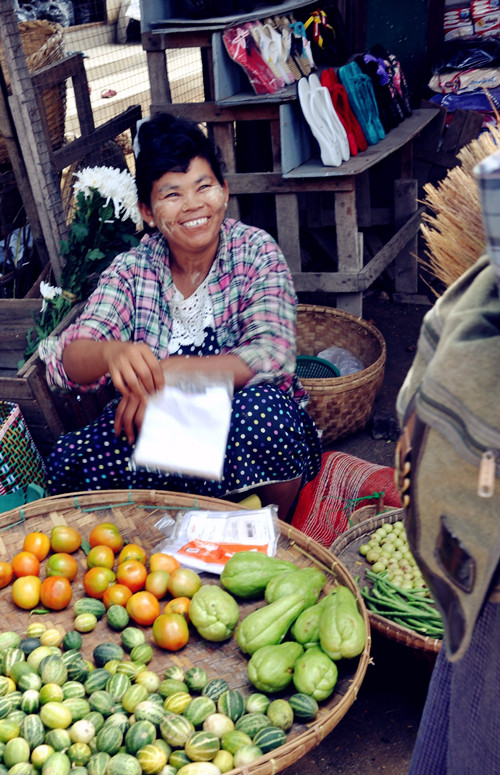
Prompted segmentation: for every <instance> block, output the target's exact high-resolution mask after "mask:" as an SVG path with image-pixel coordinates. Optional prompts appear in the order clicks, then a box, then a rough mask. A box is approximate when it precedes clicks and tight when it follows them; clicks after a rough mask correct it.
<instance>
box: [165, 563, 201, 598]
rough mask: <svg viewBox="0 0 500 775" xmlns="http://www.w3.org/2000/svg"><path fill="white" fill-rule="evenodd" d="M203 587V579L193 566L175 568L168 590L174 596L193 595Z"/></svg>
mask: <svg viewBox="0 0 500 775" xmlns="http://www.w3.org/2000/svg"><path fill="white" fill-rule="evenodd" d="M200 587H201V579H200V577H199V576H198V574H197V573H196V571H194V570H191V568H179V569H178V570H174V572H173V573H172V574H171V576H170V578H169V580H168V591H169V592H170V594H171V595H172V597H193V595H194V593H195V592H197V591H198V590H199V588H200Z"/></svg>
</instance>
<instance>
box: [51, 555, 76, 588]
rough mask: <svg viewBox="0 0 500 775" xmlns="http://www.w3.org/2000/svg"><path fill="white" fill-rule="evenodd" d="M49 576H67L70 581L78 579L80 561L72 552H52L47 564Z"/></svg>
mask: <svg viewBox="0 0 500 775" xmlns="http://www.w3.org/2000/svg"><path fill="white" fill-rule="evenodd" d="M45 573H46V574H47V576H65V577H66V578H67V579H69V580H70V581H73V580H74V579H76V574H77V573H78V563H77V561H76V560H75V558H74V557H72V556H71V554H67V553H66V552H57V553H56V554H51V555H50V557H49V559H48V560H47V563H46V565H45Z"/></svg>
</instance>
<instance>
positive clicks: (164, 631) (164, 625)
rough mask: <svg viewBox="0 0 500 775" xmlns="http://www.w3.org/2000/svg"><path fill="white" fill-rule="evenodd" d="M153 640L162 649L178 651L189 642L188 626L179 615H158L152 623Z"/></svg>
mask: <svg viewBox="0 0 500 775" xmlns="http://www.w3.org/2000/svg"><path fill="white" fill-rule="evenodd" d="M153 640H154V642H155V643H156V644H157V646H160V647H161V648H162V649H168V650H169V651H178V650H179V649H181V648H182V647H183V646H185V645H186V643H187V642H188V640H189V628H188V624H187V622H186V620H185V618H184V617H183V616H181V614H160V616H157V617H156V619H155V620H154V622H153Z"/></svg>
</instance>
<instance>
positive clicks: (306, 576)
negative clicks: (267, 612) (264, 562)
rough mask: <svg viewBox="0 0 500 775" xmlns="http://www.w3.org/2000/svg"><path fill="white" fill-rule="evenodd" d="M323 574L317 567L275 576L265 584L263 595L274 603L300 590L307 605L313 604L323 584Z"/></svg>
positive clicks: (324, 579) (269, 601)
mask: <svg viewBox="0 0 500 775" xmlns="http://www.w3.org/2000/svg"><path fill="white" fill-rule="evenodd" d="M325 581H326V578H325V574H324V573H323V572H322V571H320V569H319V568H300V569H296V570H294V571H292V572H291V573H286V574H282V575H281V576H277V577H275V578H274V579H271V581H270V582H269V583H268V585H267V586H266V593H265V597H266V600H267V602H268V603H274V601H275V600H278V599H279V598H280V597H284V596H285V595H290V594H291V593H292V592H301V593H302V595H303V597H304V601H305V603H306V605H307V606H310V605H314V603H315V602H316V601H317V600H318V598H319V596H320V594H321V590H322V589H323V587H324V585H325Z"/></svg>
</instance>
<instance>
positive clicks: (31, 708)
mask: <svg viewBox="0 0 500 775" xmlns="http://www.w3.org/2000/svg"><path fill="white" fill-rule="evenodd" d="M39 707H40V695H39V694H38V691H37V690H36V689H27V690H26V691H25V692H23V696H22V697H21V704H20V706H19V708H20V710H23V711H24V712H25V713H36V712H37V711H38V709H39Z"/></svg>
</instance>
